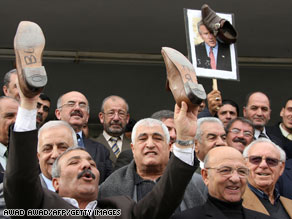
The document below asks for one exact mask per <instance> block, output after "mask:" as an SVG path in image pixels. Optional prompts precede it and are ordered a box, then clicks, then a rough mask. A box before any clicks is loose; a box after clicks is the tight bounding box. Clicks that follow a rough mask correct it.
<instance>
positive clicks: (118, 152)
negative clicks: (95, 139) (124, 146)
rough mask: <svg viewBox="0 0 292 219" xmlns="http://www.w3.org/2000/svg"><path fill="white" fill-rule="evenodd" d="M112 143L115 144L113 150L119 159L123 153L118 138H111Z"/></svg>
mask: <svg viewBox="0 0 292 219" xmlns="http://www.w3.org/2000/svg"><path fill="white" fill-rule="evenodd" d="M110 141H111V142H113V143H114V144H113V145H112V150H113V152H114V154H115V155H116V157H118V156H119V155H120V153H121V152H120V149H119V147H118V138H117V137H111V139H110Z"/></svg>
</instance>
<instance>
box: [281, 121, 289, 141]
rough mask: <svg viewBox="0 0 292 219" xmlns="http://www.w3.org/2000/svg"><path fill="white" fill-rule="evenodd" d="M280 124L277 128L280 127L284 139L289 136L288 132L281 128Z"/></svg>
mask: <svg viewBox="0 0 292 219" xmlns="http://www.w3.org/2000/svg"><path fill="white" fill-rule="evenodd" d="M282 124H283V123H280V124H279V127H280V130H281V132H282V135H284V137H286V138H287V137H288V135H289V134H290V133H289V132H287V131H286V130H285V129H284V128H283V127H282Z"/></svg>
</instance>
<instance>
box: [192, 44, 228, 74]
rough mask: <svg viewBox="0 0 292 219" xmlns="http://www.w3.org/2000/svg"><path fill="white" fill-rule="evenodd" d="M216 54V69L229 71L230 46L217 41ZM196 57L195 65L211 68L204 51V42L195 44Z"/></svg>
mask: <svg viewBox="0 0 292 219" xmlns="http://www.w3.org/2000/svg"><path fill="white" fill-rule="evenodd" d="M217 43H218V54H217V63H216V69H217V70H224V71H231V57H230V46H229V45H225V44H222V43H220V42H219V41H217ZM195 47H196V59H197V67H199V68H209V69H211V64H210V58H209V56H208V54H207V52H206V47H205V42H202V43H200V44H197V45H196V46H195Z"/></svg>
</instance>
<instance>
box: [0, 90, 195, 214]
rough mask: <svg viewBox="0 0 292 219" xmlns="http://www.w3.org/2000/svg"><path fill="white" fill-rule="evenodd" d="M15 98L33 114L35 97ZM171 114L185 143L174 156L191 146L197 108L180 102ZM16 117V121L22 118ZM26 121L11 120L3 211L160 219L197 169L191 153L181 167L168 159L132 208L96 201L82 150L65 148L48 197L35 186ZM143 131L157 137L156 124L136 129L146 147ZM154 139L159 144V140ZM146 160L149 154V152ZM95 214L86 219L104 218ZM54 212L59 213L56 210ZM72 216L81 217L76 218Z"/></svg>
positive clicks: (33, 137) (31, 133)
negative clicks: (79, 211)
mask: <svg viewBox="0 0 292 219" xmlns="http://www.w3.org/2000/svg"><path fill="white" fill-rule="evenodd" d="M20 96H21V100H22V101H21V108H24V109H26V110H27V111H29V113H30V112H31V111H33V109H34V108H35V106H36V101H37V96H36V97H34V98H25V97H23V96H22V94H20ZM20 111H21V110H20ZM176 112H177V117H176V118H177V119H176V121H177V124H178V126H177V130H178V138H179V139H180V142H188V146H186V143H179V144H178V145H177V147H178V148H179V149H178V150H177V154H178V155H176V154H175V155H176V156H179V153H180V151H181V150H182V151H183V154H184V155H185V154H186V151H189V149H191V148H192V147H193V143H189V142H191V141H190V140H191V139H193V137H194V135H195V131H196V119H197V117H196V116H197V109H194V110H192V111H191V112H187V105H186V103H183V104H182V108H181V109H179V108H178V106H177V109H176ZM19 116H20V117H22V116H23V114H20V115H19ZM28 123H29V124H27V127H25V128H24V127H21V126H19V124H18V119H17V120H16V123H15V126H14V128H13V132H12V134H11V139H12V140H11V148H10V151H9V157H10V159H9V161H8V165H7V176H6V178H5V182H4V196H5V200H6V204H7V208H9V209H16V208H18V209H24V210H28V209H40V210H43V209H48V210H51V209H63V210H62V211H61V212H64V209H65V211H66V210H68V209H71V210H77V209H78V208H79V209H85V208H86V209H88V210H91V211H93V210H98V209H112V210H111V211H103V212H105V214H107V213H111V214H112V216H111V217H106V218H116V217H119V218H124V219H130V218H141V219H142V218H145V219H146V218H157V219H163V218H165V219H166V218H169V216H170V215H171V214H172V212H173V211H174V210H175V208H176V207H177V205H178V204H179V202H180V201H181V198H182V196H183V194H184V190H185V187H186V186H187V184H188V181H189V180H190V178H191V177H192V175H193V172H194V171H195V169H196V167H197V166H198V161H197V160H196V159H195V160H193V159H192V157H193V156H192V155H193V153H192V152H190V153H188V155H189V156H188V158H187V159H186V160H188V161H185V162H186V163H185V162H183V161H182V160H180V159H183V160H185V157H184V158H177V157H176V156H173V158H172V159H171V161H170V162H169V165H168V168H166V172H165V174H164V175H163V176H162V178H161V180H160V181H159V182H158V183H157V185H156V186H155V188H154V189H153V190H152V191H151V192H150V193H149V194H148V195H147V196H146V197H145V198H144V199H142V200H141V201H140V202H139V203H137V204H135V203H134V201H133V200H131V199H130V198H128V197H125V196H119V197H110V198H107V199H104V200H98V202H97V201H96V199H97V195H98V181H99V172H98V170H97V168H96V164H95V162H94V160H93V159H92V158H91V156H90V155H89V154H88V152H86V151H85V150H84V149H83V148H79V147H78V148H70V149H68V150H67V151H66V152H64V153H63V154H62V155H61V156H59V157H58V159H57V160H56V161H55V163H54V166H53V170H52V175H53V185H54V187H55V189H56V191H57V193H54V192H52V191H49V190H47V189H44V188H42V187H41V184H40V181H39V178H38V171H37V170H38V166H37V160H36V156H35V154H36V148H37V147H36V146H37V130H36V124H35V123H36V122H35V120H34V119H31V120H30V121H28ZM145 132H147V133H148V132H150V133H152V134H153V135H159V134H160V133H161V132H162V130H161V128H160V127H157V126H156V127H152V128H148V129H143V128H141V129H139V130H137V134H136V141H137V144H149V143H151V141H148V140H146V139H145V138H143V136H144V133H145ZM156 137H157V136H156ZM145 140H146V141H145ZM157 140H158V139H157ZM160 140H161V141H165V139H160ZM160 140H158V141H160ZM138 142H139V143H138ZM24 146H25V147H24ZM149 156H152V155H151V154H149ZM194 162H195V164H194ZM187 163H190V164H191V165H188V164H187ZM27 170H29V171H27ZM24 173H25V174H24ZM177 179H180V180H177ZM63 197H64V198H63ZM28 212H29V211H26V214H27V213H28ZM67 212H68V211H67ZM72 212H73V213H74V212H76V211H72ZM87 212H88V211H87ZM99 212H100V211H99ZM96 213H97V211H94V212H91V214H90V216H91V218H105V217H104V216H97V215H96ZM100 213H101V212H100ZM59 214H61V213H60V211H59ZM58 217H59V218H63V216H62V215H58ZM74 218H75V217H74ZM77 218H85V217H83V216H79V217H77Z"/></svg>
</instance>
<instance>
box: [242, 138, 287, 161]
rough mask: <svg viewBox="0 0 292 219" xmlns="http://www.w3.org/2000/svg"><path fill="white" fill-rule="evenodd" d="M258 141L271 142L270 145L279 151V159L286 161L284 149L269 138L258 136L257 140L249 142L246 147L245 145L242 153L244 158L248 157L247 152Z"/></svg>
mask: <svg viewBox="0 0 292 219" xmlns="http://www.w3.org/2000/svg"><path fill="white" fill-rule="evenodd" d="M258 143H267V144H271V145H272V146H274V148H276V149H277V150H278V151H279V154H280V160H281V161H282V162H285V161H286V153H285V151H284V150H283V149H282V148H281V147H279V146H278V145H276V144H275V143H274V142H272V141H271V140H270V139H267V138H258V139H257V140H255V141H253V142H251V143H250V144H249V145H248V146H247V147H245V149H244V151H243V153H242V155H243V157H244V158H247V157H248V152H249V150H250V149H251V148H252V147H254V145H255V144H258Z"/></svg>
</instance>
